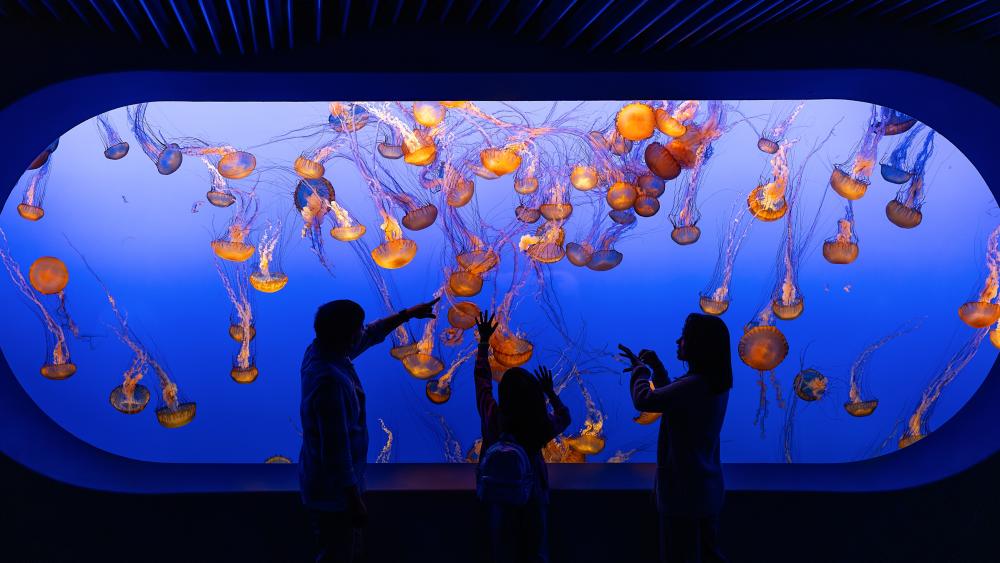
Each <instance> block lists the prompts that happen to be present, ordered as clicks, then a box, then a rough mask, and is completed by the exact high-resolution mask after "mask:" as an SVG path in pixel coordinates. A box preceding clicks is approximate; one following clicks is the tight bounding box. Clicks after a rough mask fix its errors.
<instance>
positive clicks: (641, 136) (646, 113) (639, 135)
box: [615, 102, 656, 141]
mask: <svg viewBox="0 0 1000 563" xmlns="http://www.w3.org/2000/svg"><path fill="white" fill-rule="evenodd" d="M615 130H616V131H618V134H619V135H621V136H622V137H624V138H625V139H627V140H629V141H644V140H646V139H648V138H650V137H652V136H653V132H654V131H656V115H655V113H654V112H653V108H652V107H650V106H649V105H648V104H646V103H643V102H632V103H630V104H626V105H625V106H624V107H622V108H621V109H620V110H618V114H617V115H616V116H615Z"/></svg>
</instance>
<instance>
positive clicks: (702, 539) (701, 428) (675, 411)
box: [618, 314, 733, 563]
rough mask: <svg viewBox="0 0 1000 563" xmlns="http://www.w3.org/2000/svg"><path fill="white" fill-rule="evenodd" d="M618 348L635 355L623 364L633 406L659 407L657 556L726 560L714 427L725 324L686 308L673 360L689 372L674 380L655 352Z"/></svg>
mask: <svg viewBox="0 0 1000 563" xmlns="http://www.w3.org/2000/svg"><path fill="white" fill-rule="evenodd" d="M618 347H619V348H620V349H621V351H622V354H623V355H624V356H625V357H626V358H628V359H629V360H630V361H631V362H632V365H631V367H629V368H627V369H626V371H631V372H632V381H631V391H632V403H633V404H634V405H635V408H636V409H637V410H639V411H642V412H658V413H663V417H662V418H661V419H660V433H659V437H658V439H657V446H656V483H655V487H656V489H655V490H656V504H657V509H658V511H659V513H660V559H661V560H662V561H664V562H670V563H676V562H684V563H693V562H698V563H700V562H702V561H725V558H724V557H723V555H722V553H721V552H720V551H719V547H718V543H717V540H718V522H719V514H720V513H721V511H722V503H723V498H724V497H725V484H724V482H723V477H722V464H721V463H720V461H719V432H720V431H721V430H722V422H723V420H724V419H725V417H726V405H727V404H728V402H729V389H731V388H732V386H733V366H732V360H731V354H730V348H729V329H728V328H726V324H725V323H724V322H722V319H720V318H718V317H712V316H709V315H699V314H691V315H688V318H687V320H686V321H685V323H684V330H683V332H682V333H681V337H680V338H679V339H677V359H678V360H681V361H683V362H687V365H688V372H687V373H686V374H684V375H682V376H681V377H678V378H677V379H675V380H674V381H670V378H669V376H668V375H667V370H666V368H665V367H663V362H662V361H660V358H658V357H657V355H656V353H655V352H653V351H651V350H642V351H640V352H639V354H638V355H636V354H634V353H632V351H631V350H629V349H628V348H627V347H625V346H623V345H620V344H619V346H618Z"/></svg>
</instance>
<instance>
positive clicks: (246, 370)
mask: <svg viewBox="0 0 1000 563" xmlns="http://www.w3.org/2000/svg"><path fill="white" fill-rule="evenodd" d="M215 268H216V270H217V271H218V272H219V278H221V279H222V285H223V287H224V288H225V290H226V295H227V296H228V297H229V301H230V303H232V305H233V320H232V321H231V322H230V324H229V335H230V336H231V337H232V338H233V340H235V341H236V342H238V343H239V344H240V349H239V352H238V353H237V354H236V357H235V358H234V359H233V366H232V369H230V371H229V375H230V377H232V378H233V381H235V382H236V383H253V382H254V381H255V380H256V379H257V376H258V374H259V372H258V370H257V365H256V362H255V358H254V355H253V348H252V346H251V345H252V343H253V341H254V337H255V336H256V335H257V329H256V327H255V319H254V314H253V304H252V302H251V300H250V292H249V291H248V288H247V285H248V278H249V276H248V275H247V268H245V267H242V266H237V267H235V268H233V269H232V270H231V271H230V272H226V271H224V270H223V269H222V266H221V265H220V264H219V263H218V262H217V263H216V264H215Z"/></svg>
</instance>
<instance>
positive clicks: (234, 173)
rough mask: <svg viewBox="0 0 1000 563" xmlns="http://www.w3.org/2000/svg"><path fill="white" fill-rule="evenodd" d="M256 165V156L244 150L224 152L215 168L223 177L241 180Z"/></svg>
mask: <svg viewBox="0 0 1000 563" xmlns="http://www.w3.org/2000/svg"><path fill="white" fill-rule="evenodd" d="M256 167H257V158H256V157H255V156H254V155H253V154H251V153H248V152H246V151H233V152H229V153H226V154H224V155H223V156H222V158H220V159H219V164H218V165H216V168H217V169H218V171H219V174H220V175H222V177H223V178H228V179H230V180H241V179H243V178H246V177H247V176H249V175H250V173H251V172H253V171H254V168H256Z"/></svg>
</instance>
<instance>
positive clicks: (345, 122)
mask: <svg viewBox="0 0 1000 563" xmlns="http://www.w3.org/2000/svg"><path fill="white" fill-rule="evenodd" d="M327 119H328V121H329V123H330V127H331V128H332V129H333V130H334V131H336V132H338V133H354V132H355V131H360V130H361V129H362V128H363V127H364V126H365V125H367V124H368V120H369V119H371V114H369V113H368V112H367V111H366V110H365V109H364V108H363V107H361V106H359V105H357V104H345V103H342V102H331V103H330V117H329V118H327Z"/></svg>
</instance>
